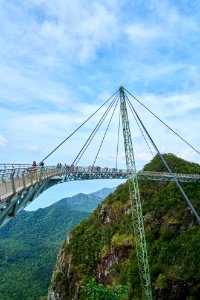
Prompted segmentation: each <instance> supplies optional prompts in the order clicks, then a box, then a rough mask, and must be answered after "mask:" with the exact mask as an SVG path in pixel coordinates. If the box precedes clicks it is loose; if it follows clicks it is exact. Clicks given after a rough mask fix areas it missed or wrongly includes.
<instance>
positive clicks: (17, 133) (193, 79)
mask: <svg viewBox="0 0 200 300" xmlns="http://www.w3.org/2000/svg"><path fill="white" fill-rule="evenodd" d="M199 15H200V2H199V1H195V0H194V1H189V0H181V1H180V0H177V1H172V0H163V1H157V0H149V1H142V0H132V1H130V0H129V1H128V0H99V1H91V0H85V1H80V0H76V1H66V0H57V1H53V0H29V1H27V0H26V1H25V0H13V1H7V0H1V1H0V28H1V30H0V91H1V92H0V116H1V122H0V163H32V161H33V160H36V162H40V161H41V160H42V159H43V158H44V157H45V156H46V155H47V154H48V153H49V152H50V151H51V150H52V149H54V148H55V147H56V146H57V145H58V144H59V143H60V142H61V141H62V140H64V139H65V138H66V137H67V136H68V135H69V134H70V133H71V132H72V131H73V130H75V129H76V128H77V127H78V126H79V125H80V124H81V123H82V122H84V120H85V119H87V117H88V116H89V115H91V114H92V113H93V112H94V111H95V110H96V109H98V107H100V106H101V105H102V104H103V103H104V102H105V101H106V100H107V99H108V98H109V97H110V96H111V95H112V94H113V93H114V92H116V91H117V90H118V88H119V86H121V85H122V86H124V87H125V88H126V89H127V90H128V91H129V92H130V93H131V94H133V95H134V96H135V97H137V98H138V99H139V100H140V101H142V102H143V103H144V104H145V105H146V106H147V107H148V108H150V109H151V110H152V111H153V112H154V113H156V114H157V115H158V116H159V117H160V118H161V119H162V120H164V121H165V122H166V123H167V124H168V125H169V126H171V127H172V128H173V129H175V130H176V131H177V132H178V133H179V134H180V135H181V136H183V137H184V138H185V139H186V140H187V141H188V142H189V143H191V144H192V145H193V146H194V147H195V148H196V149H198V150H200V142H199V132H200V122H198V120H199V113H200V101H199V97H200V88H199V82H200V51H199V45H200V19H199ZM130 100H131V102H132V104H133V105H134V107H135V109H136V110H137V112H138V114H139V115H140V116H141V118H142V120H143V122H144V123H145V126H146V127H147V128H148V130H149V132H150V134H151V135H152V137H153V139H154V141H155V143H156V144H157V146H158V147H159V149H160V151H161V152H162V153H164V152H170V153H174V154H176V155H178V156H180V157H182V158H184V159H186V160H189V161H194V162H197V163H200V159H199V155H198V154H196V152H194V151H193V150H192V149H191V148H189V147H188V146H187V145H186V144H184V143H183V142H182V141H180V140H178V139H177V137H175V136H174V135H172V134H171V133H170V131H169V130H168V129H166V128H165V127H164V126H163V125H161V124H160V123H159V122H158V121H157V120H155V119H154V118H153V117H152V116H151V115H150V114H149V113H147V112H146V111H145V110H144V109H143V108H142V107H141V106H140V105H139V104H138V103H137V102H136V101H134V99H131V98H130ZM102 113H103V112H101V111H100V113H99V114H97V116H96V117H95V118H93V119H91V120H90V121H89V122H88V123H87V124H86V125H85V126H83V127H82V128H81V130H79V131H78V132H77V133H76V134H74V136H73V137H72V138H71V139H70V140H69V141H67V142H66V143H65V144H64V145H63V146H62V147H60V148H59V149H58V150H57V151H56V152H55V153H54V154H53V155H52V156H50V157H49V158H48V159H47V160H46V161H45V164H46V165H55V164H57V163H58V162H61V163H63V164H64V163H67V164H70V163H71V162H72V161H73V159H74V157H75V156H76V155H77V154H78V152H79V150H80V148H81V147H82V146H83V144H84V141H85V140H86V139H87V137H88V136H89V135H90V133H91V131H92V130H93V128H94V126H95V125H96V123H97V122H98V120H99V118H100V116H101V114H102ZM118 115H119V113H118V108H117V109H116V113H115V114H114V116H113V120H112V122H111V125H110V128H109V130H108V133H107V136H106V138H105V142H104V144H103V146H102V149H101V151H100V153H99V156H98V159H97V162H96V164H97V165H101V166H111V167H114V166H115V164H116V147H117V146H116V145H117V130H118ZM129 117H130V124H131V133H132V140H133V145H134V153H135V159H136V167H137V169H141V168H142V167H143V165H144V164H145V163H147V162H148V161H149V160H150V159H151V158H152V156H151V153H150V151H149V149H148V147H147V146H146V144H145V142H144V141H143V138H142V136H141V133H140V131H139V130H138V128H137V125H136V124H135V123H134V120H133V118H132V116H131V114H130V116H129ZM106 122H107V123H106V125H105V126H103V125H102V130H101V132H100V135H99V137H98V138H96V140H94V143H93V145H91V146H89V147H88V149H87V151H86V153H85V154H84V156H83V157H82V159H81V160H80V165H91V164H92V163H93V161H94V157H95V155H96V152H97V149H98V147H99V144H100V142H101V139H102V136H103V134H104V133H103V132H104V131H105V128H106V126H107V124H108V121H106ZM122 138H123V137H122V134H121V135H120V146H119V155H118V156H119V157H118V166H119V167H121V168H123V167H125V156H124V150H123V140H122ZM91 144H92V143H91ZM72 185H73V184H72V183H71V186H70V183H68V184H67V186H66V187H65V184H63V185H60V186H59V187H58V189H57V190H56V191H54V190H53V189H52V190H51V189H50V190H49V191H48V193H49V194H48V193H47V194H44V195H43V196H42V197H43V198H42V200H39V201H43V202H44V201H47V200H48V199H49V197H51V198H52V197H55V198H56V199H55V201H56V200H59V199H60V198H62V197H63V195H64V194H65V193H66V196H67V193H70V191H71V193H73V192H75V191H77V192H79V188H80V192H81V189H82V190H84V192H88V193H89V192H90V191H94V189H95V187H96V189H98V188H101V187H104V186H110V187H113V186H115V185H116V182H114V181H113V182H112V181H111V182H110V181H108V182H107V183H106V182H102V185H101V184H100V183H95V185H94V183H92V182H89V183H83V185H82V187H81V184H80V183H77V187H76V188H73V187H72ZM86 185H87V188H86ZM73 189H74V190H73ZM66 190H67V192H66ZM68 195H69V194H68ZM36 201H38V200H36ZM38 203H39V202H38ZM38 205H39V204H38Z"/></svg>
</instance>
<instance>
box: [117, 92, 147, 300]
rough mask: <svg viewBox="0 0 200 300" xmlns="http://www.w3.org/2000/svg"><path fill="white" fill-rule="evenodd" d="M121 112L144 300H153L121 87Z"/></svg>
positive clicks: (135, 175) (140, 208) (127, 121)
mask: <svg viewBox="0 0 200 300" xmlns="http://www.w3.org/2000/svg"><path fill="white" fill-rule="evenodd" d="M120 110H121V116H122V127H123V136H124V148H125V156H126V167H127V176H128V183H129V192H130V199H131V203H132V218H133V227H134V234H135V242H136V252H137V259H138V266H139V273H140V281H141V287H142V294H143V299H148V300H151V299H152V291H151V278H150V272H149V263H148V256H147V246H146V239H145V231H144V222H143V215H142V205H141V201H140V192H139V186H138V178H137V172H136V166H135V158H134V152H133V145H132V138H131V131H130V126H129V120H128V113H127V107H126V100H125V93H124V88H123V87H120Z"/></svg>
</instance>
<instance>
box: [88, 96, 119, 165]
mask: <svg viewBox="0 0 200 300" xmlns="http://www.w3.org/2000/svg"><path fill="white" fill-rule="evenodd" d="M118 102H119V98H118V99H117V101H116V105H115V107H114V110H113V112H112V115H111V117H110V120H109V122H108V126H107V128H106V131H105V133H104V136H103V138H102V141H101V144H100V146H99V149H98V151H97V154H96V157H95V159H94V162H93V165H92V168H93V167H94V165H95V163H96V160H97V157H98V155H99V152H100V150H101V147H102V145H103V142H104V139H105V137H106V134H107V132H108V128H109V127H110V123H111V121H112V118H113V115H114V113H115V110H116V107H117V104H118Z"/></svg>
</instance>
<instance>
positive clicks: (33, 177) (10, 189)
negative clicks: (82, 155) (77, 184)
mask: <svg viewBox="0 0 200 300" xmlns="http://www.w3.org/2000/svg"><path fill="white" fill-rule="evenodd" d="M76 173H78V174H80V173H81V174H94V173H102V174H104V173H105V174H106V173H108V174H114V173H118V174H125V173H126V170H123V169H120V170H119V169H116V168H107V167H105V168H100V167H90V166H89V167H82V166H66V165H65V166H61V167H58V166H36V167H33V166H32V165H29V164H0V203H2V200H3V199H4V198H8V197H9V196H12V195H14V194H16V193H17V192H19V191H21V190H22V189H24V188H26V187H29V186H30V185H33V184H35V183H36V182H38V181H41V180H43V179H49V178H52V177H54V176H63V175H68V174H76Z"/></svg>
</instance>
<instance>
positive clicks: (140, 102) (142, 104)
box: [124, 88, 200, 154]
mask: <svg viewBox="0 0 200 300" xmlns="http://www.w3.org/2000/svg"><path fill="white" fill-rule="evenodd" d="M124 90H125V91H126V92H127V93H128V94H129V95H130V96H131V97H133V98H134V99H135V100H136V101H137V102H138V103H139V104H140V105H142V106H143V107H144V108H145V109H146V110H147V111H148V112H150V113H151V114H152V115H153V116H154V117H155V118H156V119H158V120H159V121H160V122H161V123H162V124H163V125H165V126H166V127H167V128H168V129H169V130H171V131H172V132H173V133H174V134H175V135H176V136H178V137H179V138H180V139H181V140H182V141H183V142H185V143H186V144H187V145H188V146H189V147H190V148H192V149H193V150H194V151H195V152H196V153H198V154H200V152H199V151H198V150H197V149H195V148H194V147H193V146H192V145H191V144H190V143H189V142H187V141H186V140H185V139H184V138H183V137H182V136H180V135H179V134H178V133H177V132H176V131H175V130H174V129H172V128H171V127H170V126H169V125H167V124H166V123H165V122H164V121H162V120H161V119H160V118H159V117H158V116H157V115H156V114H154V113H153V112H152V111H151V110H150V109H149V108H148V107H147V106H145V105H144V104H143V103H142V102H141V101H140V100H138V99H137V98H136V97H135V96H134V95H132V94H131V93H130V92H129V91H127V90H126V89H125V88H124Z"/></svg>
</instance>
